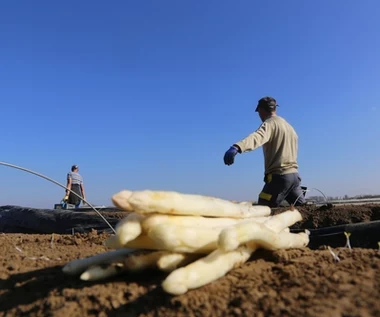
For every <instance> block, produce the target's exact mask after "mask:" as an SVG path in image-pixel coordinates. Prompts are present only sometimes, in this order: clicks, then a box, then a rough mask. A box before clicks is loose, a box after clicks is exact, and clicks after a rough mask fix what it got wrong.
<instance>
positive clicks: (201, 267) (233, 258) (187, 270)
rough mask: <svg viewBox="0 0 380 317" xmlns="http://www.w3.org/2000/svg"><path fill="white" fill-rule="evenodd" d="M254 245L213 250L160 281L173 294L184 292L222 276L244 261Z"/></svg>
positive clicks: (253, 249)
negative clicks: (226, 249)
mask: <svg viewBox="0 0 380 317" xmlns="http://www.w3.org/2000/svg"><path fill="white" fill-rule="evenodd" d="M255 249H256V246H255V245H254V244H252V245H249V246H248V245H246V246H242V247H240V248H238V249H237V250H234V251H231V252H223V251H222V250H215V251H213V252H212V253H210V254H208V255H207V256H206V257H204V258H201V259H199V260H197V261H195V262H192V263H190V264H189V265H187V266H185V267H182V268H179V269H176V270H175V271H173V272H171V273H170V274H169V275H168V276H167V277H166V279H165V280H164V281H163V283H162V288H163V289H164V290H165V292H167V293H170V294H173V295H181V294H185V293H186V292H187V291H188V290H189V289H195V288H198V287H201V286H203V285H206V284H208V283H211V282H213V281H215V280H217V279H218V278H220V277H222V276H224V275H225V274H226V273H227V272H229V271H230V270H232V269H233V268H235V267H238V266H240V265H242V264H243V263H245V262H246V261H247V260H248V259H249V258H250V256H251V254H252V253H253V252H254V251H255Z"/></svg>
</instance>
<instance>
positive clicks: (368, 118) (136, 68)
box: [0, 0, 380, 207]
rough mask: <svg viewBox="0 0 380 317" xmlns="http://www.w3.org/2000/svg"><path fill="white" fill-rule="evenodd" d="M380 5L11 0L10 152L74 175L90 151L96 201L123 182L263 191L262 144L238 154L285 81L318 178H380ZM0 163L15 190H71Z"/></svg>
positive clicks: (303, 169)
mask: <svg viewBox="0 0 380 317" xmlns="http://www.w3.org/2000/svg"><path fill="white" fill-rule="evenodd" d="M379 16H380V2H379V1H378V0H366V1H353V0H352V1H343V0H335V1H331V0H320V1H305V0H289V1H283V0H276V1H266V2H265V1H248V0H246V1H216V0H207V1H200V0H194V1H174V0H172V1H156V0H150V1H37V0H35V1H26V0H24V1H1V3H0V47H1V49H0V61H1V63H0V105H1V129H2V137H1V149H2V154H1V161H5V162H9V163H13V164H16V165H19V166H23V167H25V168H30V169H32V170H34V171H37V172H39V173H42V174H44V175H47V176H49V177H52V178H53V179H55V180H57V181H59V182H62V183H65V177H66V173H67V172H68V171H69V168H70V166H71V165H72V164H78V165H79V166H80V172H81V174H82V176H83V177H84V180H85V186H86V191H87V197H88V199H89V201H90V202H92V203H94V204H105V205H110V204H111V200H110V198H111V196H112V195H113V194H114V193H116V192H118V191H120V190H122V189H131V190H141V189H154V190H175V191H179V192H185V193H198V194H205V195H212V196H218V197H222V198H226V199H237V200H255V199H257V195H258V193H259V191H260V190H261V188H262V185H263V181H262V180H263V171H264V161H263V154H262V149H261V148H260V149H258V150H256V151H253V152H250V153H246V154H244V155H239V156H238V157H237V158H236V161H235V164H234V165H232V166H229V167H228V166H225V165H224V163H223V155H224V152H225V151H226V150H227V149H228V148H229V146H230V145H231V144H232V143H233V142H236V141H239V140H240V139H242V138H243V137H245V136H246V135H248V134H249V133H251V132H252V131H254V130H255V129H256V128H257V127H258V126H259V124H260V120H259V118H258V116H257V114H256V113H255V112H254V109H255V105H256V103H257V100H258V99H259V98H261V97H262V96H265V95H272V96H274V97H275V98H276V99H277V101H278V103H279V105H280V108H279V111H278V114H279V115H281V116H283V117H284V118H286V119H287V120H288V121H289V122H290V123H291V124H293V126H294V127H295V129H296V130H297V132H298V135H299V165H300V174H301V176H302V178H303V184H304V185H307V186H309V187H316V188H319V189H320V190H322V191H323V192H325V193H326V194H327V195H334V196H335V195H344V194H348V195H355V194H362V193H370V194H375V193H380V168H379V165H378V164H379V162H380V158H379V156H380V146H379V139H380V127H379V125H380V120H379V113H380V107H379V99H380V89H379V87H380V36H379V34H380V19H379ZM0 169H1V174H0V175H1V185H0V186H1V195H0V205H5V204H18V205H24V206H35V207H52V206H53V204H54V203H58V202H59V201H60V200H61V198H62V197H63V194H64V191H63V189H61V188H59V187H57V186H56V185H54V184H51V183H49V182H47V181H45V180H43V179H41V178H37V177H36V176H33V175H30V174H27V173H24V172H21V171H18V170H14V169H10V168H8V167H2V166H0ZM311 194H312V193H310V195H311ZM314 194H317V193H314Z"/></svg>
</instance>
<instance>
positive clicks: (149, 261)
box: [80, 251, 169, 281]
mask: <svg viewBox="0 0 380 317" xmlns="http://www.w3.org/2000/svg"><path fill="white" fill-rule="evenodd" d="M166 254H169V252H167V251H153V252H149V253H140V254H131V255H130V256H128V257H125V258H124V259H122V261H121V262H120V263H111V264H110V265H108V266H107V265H106V266H105V265H104V264H103V265H97V266H91V267H89V268H88V269H87V270H86V271H85V272H83V273H82V274H81V276H80V279H81V280H84V281H97V280H103V279H106V278H109V277H112V276H116V275H119V274H122V273H123V272H126V271H129V272H137V271H142V270H144V269H148V268H157V261H158V260H159V259H160V258H161V257H162V256H164V255H166Z"/></svg>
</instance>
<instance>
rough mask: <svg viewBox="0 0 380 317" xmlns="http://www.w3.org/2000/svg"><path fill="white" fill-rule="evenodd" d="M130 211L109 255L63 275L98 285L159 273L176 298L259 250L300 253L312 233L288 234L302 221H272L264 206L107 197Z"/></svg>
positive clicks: (181, 197)
mask: <svg viewBox="0 0 380 317" xmlns="http://www.w3.org/2000/svg"><path fill="white" fill-rule="evenodd" d="M112 201H113V203H114V205H115V206H117V207H118V208H120V209H123V210H126V211H130V214H129V215H128V216H127V217H126V218H124V219H122V220H120V222H119V223H118V224H117V225H116V228H115V231H116V235H113V236H111V237H109V238H108V239H107V240H106V242H105V244H106V246H107V247H108V248H110V249H116V250H112V251H109V252H106V253H103V254H98V255H95V256H92V257H88V258H84V259H78V260H75V261H72V262H70V263H68V264H66V265H65V266H64V267H63V272H65V273H66V274H70V275H80V278H81V279H82V280H91V281H94V280H99V279H105V278H108V277H111V276H115V275H118V274H121V273H124V272H126V271H129V272H136V271H141V270H144V269H148V268H150V269H151V268H157V269H159V270H162V271H165V272H168V273H169V274H168V276H167V277H166V278H165V280H164V281H163V283H162V287H163V289H164V290H165V291H166V292H167V293H170V294H173V295H180V294H184V293H186V292H187V291H188V290H190V289H195V288H198V287H201V286H203V285H206V284H208V283H211V282H213V281H215V280H217V279H218V278H220V277H222V276H224V275H225V274H226V273H228V272H229V271H230V270H232V269H233V268H235V267H237V266H240V265H242V264H243V263H245V262H246V261H247V260H248V259H249V258H250V256H251V255H252V253H253V252H255V251H256V250H257V249H259V248H264V249H268V250H277V249H290V248H302V247H305V246H307V244H308V243H309V232H308V231H307V230H306V231H305V232H301V233H297V234H295V233H290V232H289V226H291V225H293V224H294V223H296V222H297V221H300V220H302V216H301V214H300V212H299V211H298V210H296V209H294V208H290V209H289V210H287V211H285V212H282V213H280V214H278V215H275V216H270V215H271V209H270V208H269V207H266V206H258V205H256V206H255V205H252V203H247V202H242V203H234V202H231V201H228V200H223V199H220V198H215V197H208V196H201V195H191V194H182V193H177V192H168V191H166V192H165V191H150V190H144V191H135V192H132V191H128V190H123V191H121V192H119V193H117V194H115V195H114V196H113V197H112Z"/></svg>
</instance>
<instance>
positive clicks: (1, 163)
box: [0, 162, 116, 234]
mask: <svg viewBox="0 0 380 317" xmlns="http://www.w3.org/2000/svg"><path fill="white" fill-rule="evenodd" d="M0 165H3V166H8V167H11V168H15V169H18V170H21V171H24V172H28V173H30V174H33V175H36V176H38V177H41V178H43V179H46V180H47V181H49V182H52V183H53V184H56V185H58V186H60V187H62V188H64V189H66V190H67V188H66V186H65V185H62V184H61V183H58V182H57V181H55V180H54V179H51V178H50V177H47V176H45V175H42V174H40V173H37V172H34V171H32V170H29V169H27V168H24V167H21V166H17V165H14V164H10V163H6V162H0ZM69 191H70V192H71V193H72V194H74V195H75V196H77V197H78V198H80V199H81V200H83V201H84V202H85V203H86V204H87V205H89V206H90V207H91V208H92V209H93V210H94V211H95V212H96V213H97V214H98V215H99V216H100V217H101V218H102V219H103V221H104V222H105V223H106V224H107V225H108V226H109V227H110V228H111V230H112V231H113V232H114V233H115V234H116V231H115V229H114V228H113V227H112V225H111V224H110V223H109V222H108V221H107V219H106V218H104V217H103V215H102V214H101V213H100V212H99V211H98V210H96V208H95V207H94V206H92V205H91V204H90V203H89V202H88V201H87V200H85V199H83V197H81V196H79V195H78V194H77V193H75V192H73V191H72V190H71V189H69Z"/></svg>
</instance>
